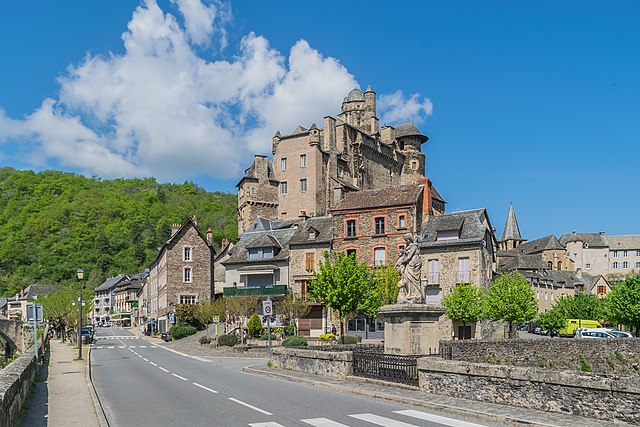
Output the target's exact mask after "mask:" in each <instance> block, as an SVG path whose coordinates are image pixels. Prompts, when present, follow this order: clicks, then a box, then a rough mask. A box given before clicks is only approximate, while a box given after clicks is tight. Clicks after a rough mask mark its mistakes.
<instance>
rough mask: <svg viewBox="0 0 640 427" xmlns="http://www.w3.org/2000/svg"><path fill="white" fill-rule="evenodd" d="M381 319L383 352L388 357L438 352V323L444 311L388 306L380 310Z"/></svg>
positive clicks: (433, 308) (402, 305) (439, 338)
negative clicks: (382, 322) (382, 324)
mask: <svg viewBox="0 0 640 427" xmlns="http://www.w3.org/2000/svg"><path fill="white" fill-rule="evenodd" d="M378 313H379V314H380V316H381V317H383V318H384V329H385V334H384V335H385V340H384V352H385V353H388V354H404V355H427V354H435V353H437V352H438V342H439V341H440V340H441V339H442V338H443V337H442V334H441V332H440V326H439V319H440V317H441V316H442V315H443V314H444V308H443V307H442V306H439V305H427V304H392V305H385V306H382V307H380V310H378Z"/></svg>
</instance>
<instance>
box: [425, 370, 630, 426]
mask: <svg viewBox="0 0 640 427" xmlns="http://www.w3.org/2000/svg"><path fill="white" fill-rule="evenodd" d="M418 376H419V383H420V388H421V389H422V390H423V391H426V392H429V393H433V394H438V395H446V396H451V397H458V398H463V399H471V400H476V401H483V402H491V403H498V404H506V405H511V406H518V407H525V408H535V409H538V410H544V411H550V412H558V413H563V414H571V415H579V416H585V417H591V418H597V419H601V420H621V421H625V422H628V423H632V424H640V385H639V383H638V381H637V378H634V377H630V376H625V377H618V376H607V375H597V374H591V373H585V372H572V371H555V370H549V369H545V368H531V367H526V368H523V367H516V366H498V365H490V364H486V363H471V362H460V361H449V360H439V359H433V358H422V359H419V360H418Z"/></svg>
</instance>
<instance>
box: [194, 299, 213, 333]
mask: <svg viewBox="0 0 640 427" xmlns="http://www.w3.org/2000/svg"><path fill="white" fill-rule="evenodd" d="M215 312H216V310H215V308H214V305H213V302H212V301H200V302H199V303H197V304H195V305H194V306H193V311H192V315H193V318H194V319H195V320H197V321H198V323H199V324H200V325H202V327H204V328H206V327H207V325H209V323H211V322H213V316H215V315H216V314H215Z"/></svg>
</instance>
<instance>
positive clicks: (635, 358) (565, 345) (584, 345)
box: [440, 338, 640, 379]
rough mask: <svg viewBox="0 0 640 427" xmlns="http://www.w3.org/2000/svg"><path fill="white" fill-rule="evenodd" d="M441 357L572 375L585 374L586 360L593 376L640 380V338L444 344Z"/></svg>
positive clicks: (469, 341) (443, 342) (456, 342)
mask: <svg viewBox="0 0 640 427" xmlns="http://www.w3.org/2000/svg"><path fill="white" fill-rule="evenodd" d="M440 354H441V355H443V357H445V358H447V359H449V360H458V361H467V362H477V363H491V364H496V365H498V364H500V365H514V366H521V367H540V368H542V367H544V368H546V369H552V370H571V371H580V370H581V368H582V365H583V362H582V360H581V357H580V356H582V357H583V358H584V361H585V362H586V363H588V364H589V365H590V367H591V369H592V372H595V373H601V374H610V375H629V376H633V377H635V378H636V379H637V377H638V376H640V338H634V339H610V340H592V339H583V340H580V339H575V338H554V339H544V340H542V339H536V340H501V341H479V340H463V341H441V342H440Z"/></svg>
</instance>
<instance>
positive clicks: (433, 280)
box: [427, 271, 440, 285]
mask: <svg viewBox="0 0 640 427" xmlns="http://www.w3.org/2000/svg"><path fill="white" fill-rule="evenodd" d="M439 283H440V273H439V272H437V271H435V272H432V273H427V285H437V284H439Z"/></svg>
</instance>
